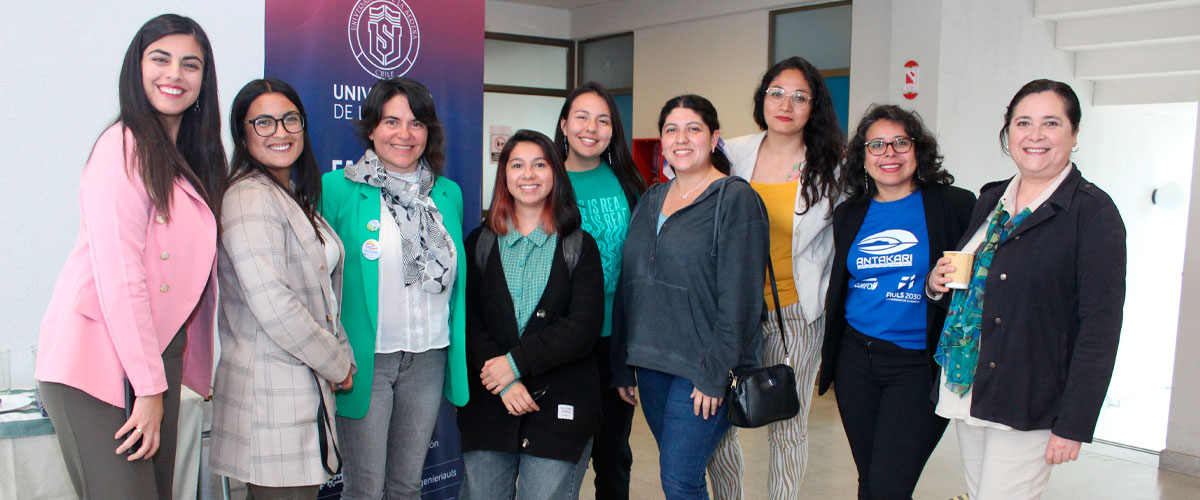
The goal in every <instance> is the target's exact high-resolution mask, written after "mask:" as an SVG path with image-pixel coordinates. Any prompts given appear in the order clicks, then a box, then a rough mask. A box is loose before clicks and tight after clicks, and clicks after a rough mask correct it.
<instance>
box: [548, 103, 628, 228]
mask: <svg viewBox="0 0 1200 500" xmlns="http://www.w3.org/2000/svg"><path fill="white" fill-rule="evenodd" d="M583 94H596V95H597V96H600V98H601V99H604V103H605V104H606V105H607V106H608V115H609V116H610V117H611V118H612V138H611V139H609V140H608V147H607V148H605V149H604V153H603V154H604V155H605V156H606V157H607V158H609V160H608V162H609V164H610V165H611V166H612V170H613V173H614V174H616V175H617V182H620V183H621V190H622V191H624V192H625V199H626V201H628V202H629V209H630V210H633V206H634V205H636V204H637V199H638V197H639V196H641V195H642V193H643V192H645V191H646V180H645V179H643V178H642V174H641V173H640V172H638V169H637V164H635V163H634V162H633V154H632V153H630V152H629V143H628V142H626V141H625V125H624V124H622V123H621V112H620V111H619V110H617V102H616V101H614V100H613V97H612V94H611V93H610V92H609V91H608V89H606V88H604V86H603V85H600V84H599V83H596V82H587V83H585V84H583V85H580V86H578V87H576V88H575V90H573V91H571V93H570V95H568V96H567V102H564V103H563V107H562V111H559V112H558V123H559V124H560V125H559V126H558V127H555V128H554V148H555V152H558V151H562V152H563V161H566V159H567V155H568V154H569V153H567V149H568V146H567V136H566V135H564V134H563V131H562V126H561V123H562V122H563V120H566V119H567V115H568V114H569V113H570V112H571V105H572V104H574V103H575V98H576V97H579V96H581V95H583Z"/></svg>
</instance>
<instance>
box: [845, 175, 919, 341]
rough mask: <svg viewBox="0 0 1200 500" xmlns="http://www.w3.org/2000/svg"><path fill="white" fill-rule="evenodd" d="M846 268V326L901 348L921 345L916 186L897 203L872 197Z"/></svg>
mask: <svg viewBox="0 0 1200 500" xmlns="http://www.w3.org/2000/svg"><path fill="white" fill-rule="evenodd" d="M846 269H847V270H848V271H849V272H850V279H849V281H848V284H847V286H848V287H849V290H848V291H847V293H846V321H847V322H848V323H850V326H852V327H854V329H855V330H858V331H860V332H862V333H863V334H865V335H869V336H871V337H875V338H878V339H882V340H886V341H888V342H892V343H894V344H896V345H899V346H900V347H903V348H905V349H924V348H925V299H924V290H925V274H926V273H927V272H928V271H929V231H928V230H927V229H926V228H925V207H924V203H923V201H922V198H921V191H920V190H917V191H914V192H913V194H910V195H908V196H906V197H904V198H901V199H899V200H896V201H889V202H881V201H875V200H871V206H870V207H869V208H868V209H867V216H866V218H864V219H863V224H862V227H860V228H859V230H858V235H857V236H855V237H854V246H852V247H851V248H850V252H849V254H848V255H847V256H846Z"/></svg>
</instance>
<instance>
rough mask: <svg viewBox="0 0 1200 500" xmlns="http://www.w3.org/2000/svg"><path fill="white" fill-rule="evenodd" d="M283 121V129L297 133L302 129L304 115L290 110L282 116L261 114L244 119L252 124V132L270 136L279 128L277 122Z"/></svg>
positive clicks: (260, 135) (261, 135)
mask: <svg viewBox="0 0 1200 500" xmlns="http://www.w3.org/2000/svg"><path fill="white" fill-rule="evenodd" d="M281 122H282V123H283V129H284V130H286V131H288V132H290V133H293V134H297V133H300V132H301V131H303V130H304V115H301V114H300V113H297V112H295V111H292V112H290V113H284V115H283V118H275V117H273V116H269V115H262V116H259V117H256V118H255V119H253V120H246V121H245V122H244V123H248V124H250V125H254V133H256V134H258V135H259V137H271V136H273V135H275V132H276V131H277V130H279V124H280V123H281Z"/></svg>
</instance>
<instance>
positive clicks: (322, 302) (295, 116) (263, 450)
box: [212, 79, 354, 499]
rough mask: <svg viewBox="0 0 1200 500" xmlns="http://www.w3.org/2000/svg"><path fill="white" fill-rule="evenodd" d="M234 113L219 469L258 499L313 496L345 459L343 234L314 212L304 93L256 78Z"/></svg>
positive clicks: (218, 385) (223, 281)
mask: <svg viewBox="0 0 1200 500" xmlns="http://www.w3.org/2000/svg"><path fill="white" fill-rule="evenodd" d="M230 116H231V117H232V118H231V121H232V124H231V125H232V129H233V130H232V133H233V139H234V151H233V172H232V173H231V175H230V180H229V182H228V183H227V187H226V190H225V194H224V199H223V202H222V212H221V227H222V232H221V245H220V253H219V257H218V264H217V274H218V279H219V280H220V287H221V312H220V315H219V319H218V321H219V323H218V332H219V335H220V339H221V359H220V362H219V363H218V365H217V372H216V381H215V384H214V386H215V387H214V394H213V424H212V465H213V470H214V472H216V473H217V474H220V475H223V476H227V477H232V478H236V479H238V480H241V481H243V482H245V483H247V486H248V488H249V489H250V491H251V494H252V496H253V497H254V498H260V499H261V498H296V499H300V498H316V496H317V492H318V490H319V488H320V485H321V484H322V483H324V482H325V481H327V480H328V479H329V477H330V476H332V475H333V474H334V473H335V471H337V470H338V469H340V468H341V463H340V462H341V459H340V457H339V456H337V455H338V453H337V451H336V450H337V446H336V443H335V440H336V436H335V435H334V426H333V425H332V422H333V414H334V398H333V390H339V389H348V388H349V387H350V385H351V384H352V379H351V378H350V375H351V374H352V373H353V372H354V366H353V361H352V360H353V358H352V356H351V352H350V344H349V342H348V341H347V339H346V334H345V332H343V331H342V329H341V326H340V325H341V322H340V321H339V319H338V297H339V296H340V291H341V281H342V279H341V270H342V264H341V263H342V255H343V250H342V244H341V241H340V240H339V239H338V237H337V235H336V234H334V232H333V230H332V229H331V228H330V227H329V224H328V223H326V222H325V220H324V219H323V218H321V215H320V214H319V213H317V210H316V203H317V197H318V196H319V195H320V172H319V171H318V169H317V164H316V160H315V157H314V155H313V153H312V151H311V150H310V149H309V148H307V147H306V146H307V145H308V143H309V140H308V131H307V130H306V129H305V127H304V124H305V115H304V107H303V105H302V104H301V103H300V97H299V96H298V95H296V92H295V91H294V90H292V88H291V87H290V86H288V85H287V84H286V83H284V82H282V81H279V80H275V79H266V80H255V81H252V82H250V83H249V84H247V85H246V86H245V87H244V88H242V90H241V92H239V93H238V95H237V97H236V98H235V99H234V102H233V109H232V111H231V112H230Z"/></svg>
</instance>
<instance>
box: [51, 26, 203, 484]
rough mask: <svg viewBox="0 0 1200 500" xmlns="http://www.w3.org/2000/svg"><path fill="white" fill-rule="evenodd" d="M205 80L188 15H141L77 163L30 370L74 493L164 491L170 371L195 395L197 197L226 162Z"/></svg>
mask: <svg viewBox="0 0 1200 500" xmlns="http://www.w3.org/2000/svg"><path fill="white" fill-rule="evenodd" d="M216 83H217V82H216V70H215V68H214V63H213V55H212V48H211V46H210V45H209V42H208V37H207V36H206V35H205V33H204V30H202V29H201V28H200V26H199V25H197V24H196V22H195V21H193V20H191V19H189V18H186V17H181V16H177V15H172V14H166V15H162V16H159V17H156V18H154V19H151V20H150V21H148V22H147V23H146V24H145V25H143V26H142V28H141V29H140V30H138V32H137V34H136V35H135V36H134V38H133V42H132V43H130V45H129V50H128V51H127V52H126V54H125V61H124V64H123V65H122V67H121V74H120V79H119V83H118V88H119V91H120V104H121V109H120V115H119V117H118V118H117V120H116V122H115V123H114V124H113V125H112V126H111V127H109V128H108V130H105V131H104V133H103V134H101V135H100V138H99V139H97V140H96V144H95V146H94V147H93V149H92V155H91V157H90V158H89V159H88V162H87V165H85V166H84V168H83V175H82V178H81V179H80V186H79V205H80V207H79V208H80V224H79V237H78V239H77V240H76V243H75V248H74V249H73V250H72V251H71V253H70V255H69V256H68V257H67V262H66V264H65V265H64V266H63V271H62V274H61V275H59V278H58V282H57V283H56V285H55V289H54V295H53V297H52V298H51V299H50V306H49V307H48V309H47V311H46V316H45V318H44V319H43V320H42V327H41V334H40V338H39V344H38V353H39V356H38V360H37V368H36V372H35V378H36V379H37V380H38V388H39V390H40V391H41V395H42V399H43V400H44V402H45V405H46V410H47V412H49V414H50V419H51V421H52V422H53V423H54V427H55V430H56V432H57V434H58V438H59V446H60V447H61V448H62V451H63V456H64V457H65V458H66V464H67V472H68V473H69V474H70V476H71V481H72V483H73V484H74V487H75V491H76V492H77V493H78V494H79V496H80V497H82V498H89V499H95V498H170V495H171V479H172V475H173V472H174V462H175V441H176V435H175V434H176V422H177V418H178V411H179V385H180V381H181V378H182V381H183V382H184V383H186V384H187V385H188V387H191V388H193V389H194V390H196V391H197V392H199V393H200V394H203V395H208V393H209V382H210V378H211V373H212V331H213V318H214V305H215V299H216V285H215V282H214V270H215V262H216V233H217V226H216V221H215V218H214V215H213V212H212V211H211V210H210V208H209V207H210V206H216V205H212V204H211V203H210V201H211V199H210V196H213V195H215V194H216V193H217V189H218V186H219V180H220V178H221V175H222V174H223V172H224V171H225V170H226V162H225V153H224V149H223V148H222V146H221V137H220V115H219V105H218V103H217V85H216ZM177 138H178V140H176V139H177ZM127 392H129V394H126V393H127ZM127 400H129V401H127ZM114 450H115V453H114Z"/></svg>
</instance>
